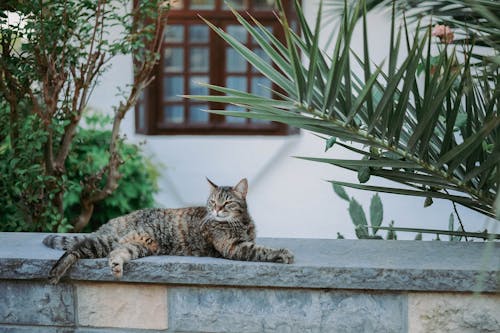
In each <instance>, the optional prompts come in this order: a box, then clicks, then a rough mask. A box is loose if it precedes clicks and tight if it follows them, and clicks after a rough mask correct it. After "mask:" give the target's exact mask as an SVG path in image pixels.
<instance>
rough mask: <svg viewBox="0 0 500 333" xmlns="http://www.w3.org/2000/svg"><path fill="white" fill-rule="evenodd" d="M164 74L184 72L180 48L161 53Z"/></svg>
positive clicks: (182, 53)
mask: <svg viewBox="0 0 500 333" xmlns="http://www.w3.org/2000/svg"><path fill="white" fill-rule="evenodd" d="M163 59H164V64H165V71H166V72H183V71H184V50H183V48H182V47H171V48H167V49H165V50H164V51H163Z"/></svg>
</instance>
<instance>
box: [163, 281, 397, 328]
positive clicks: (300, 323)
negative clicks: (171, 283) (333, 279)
mask: <svg viewBox="0 0 500 333" xmlns="http://www.w3.org/2000/svg"><path fill="white" fill-rule="evenodd" d="M405 304H406V298H405V297H404V296H399V295H394V294H389V295H382V294H369V293H363V294H361V293H351V292H335V291H318V290H290V289H254V288H240V289H237V288H215V287H214V288H203V287H200V288H195V287H176V288H171V289H169V314H170V319H169V322H170V328H171V329H173V330H174V331H182V332H239V333H257V332H278V333H279V332H286V333H292V332H301V333H302V332H304V333H307V332H311V333H313V332H398V333H399V332H401V331H402V330H404V328H405V319H406V306H405Z"/></svg>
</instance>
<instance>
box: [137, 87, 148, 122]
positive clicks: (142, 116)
mask: <svg viewBox="0 0 500 333" xmlns="http://www.w3.org/2000/svg"><path fill="white" fill-rule="evenodd" d="M137 111H138V113H139V117H138V118H139V124H138V125H139V128H140V129H143V128H145V127H146V98H145V96H144V91H143V92H142V93H141V97H140V98H139V102H138V103H137Z"/></svg>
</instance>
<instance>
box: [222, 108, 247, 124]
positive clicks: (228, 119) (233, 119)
mask: <svg viewBox="0 0 500 333" xmlns="http://www.w3.org/2000/svg"><path fill="white" fill-rule="evenodd" d="M226 110H227V111H238V112H245V109H244V108H242V107H240V106H235V105H227V106H226ZM226 123H229V124H245V123H246V118H239V117H226Z"/></svg>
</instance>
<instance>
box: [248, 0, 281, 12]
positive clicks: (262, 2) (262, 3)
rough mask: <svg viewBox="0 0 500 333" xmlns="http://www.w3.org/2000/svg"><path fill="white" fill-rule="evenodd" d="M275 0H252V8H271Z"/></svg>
mask: <svg viewBox="0 0 500 333" xmlns="http://www.w3.org/2000/svg"><path fill="white" fill-rule="evenodd" d="M275 2H276V1H275V0H253V8H254V9H256V10H272V9H273V8H274V4H275Z"/></svg>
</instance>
